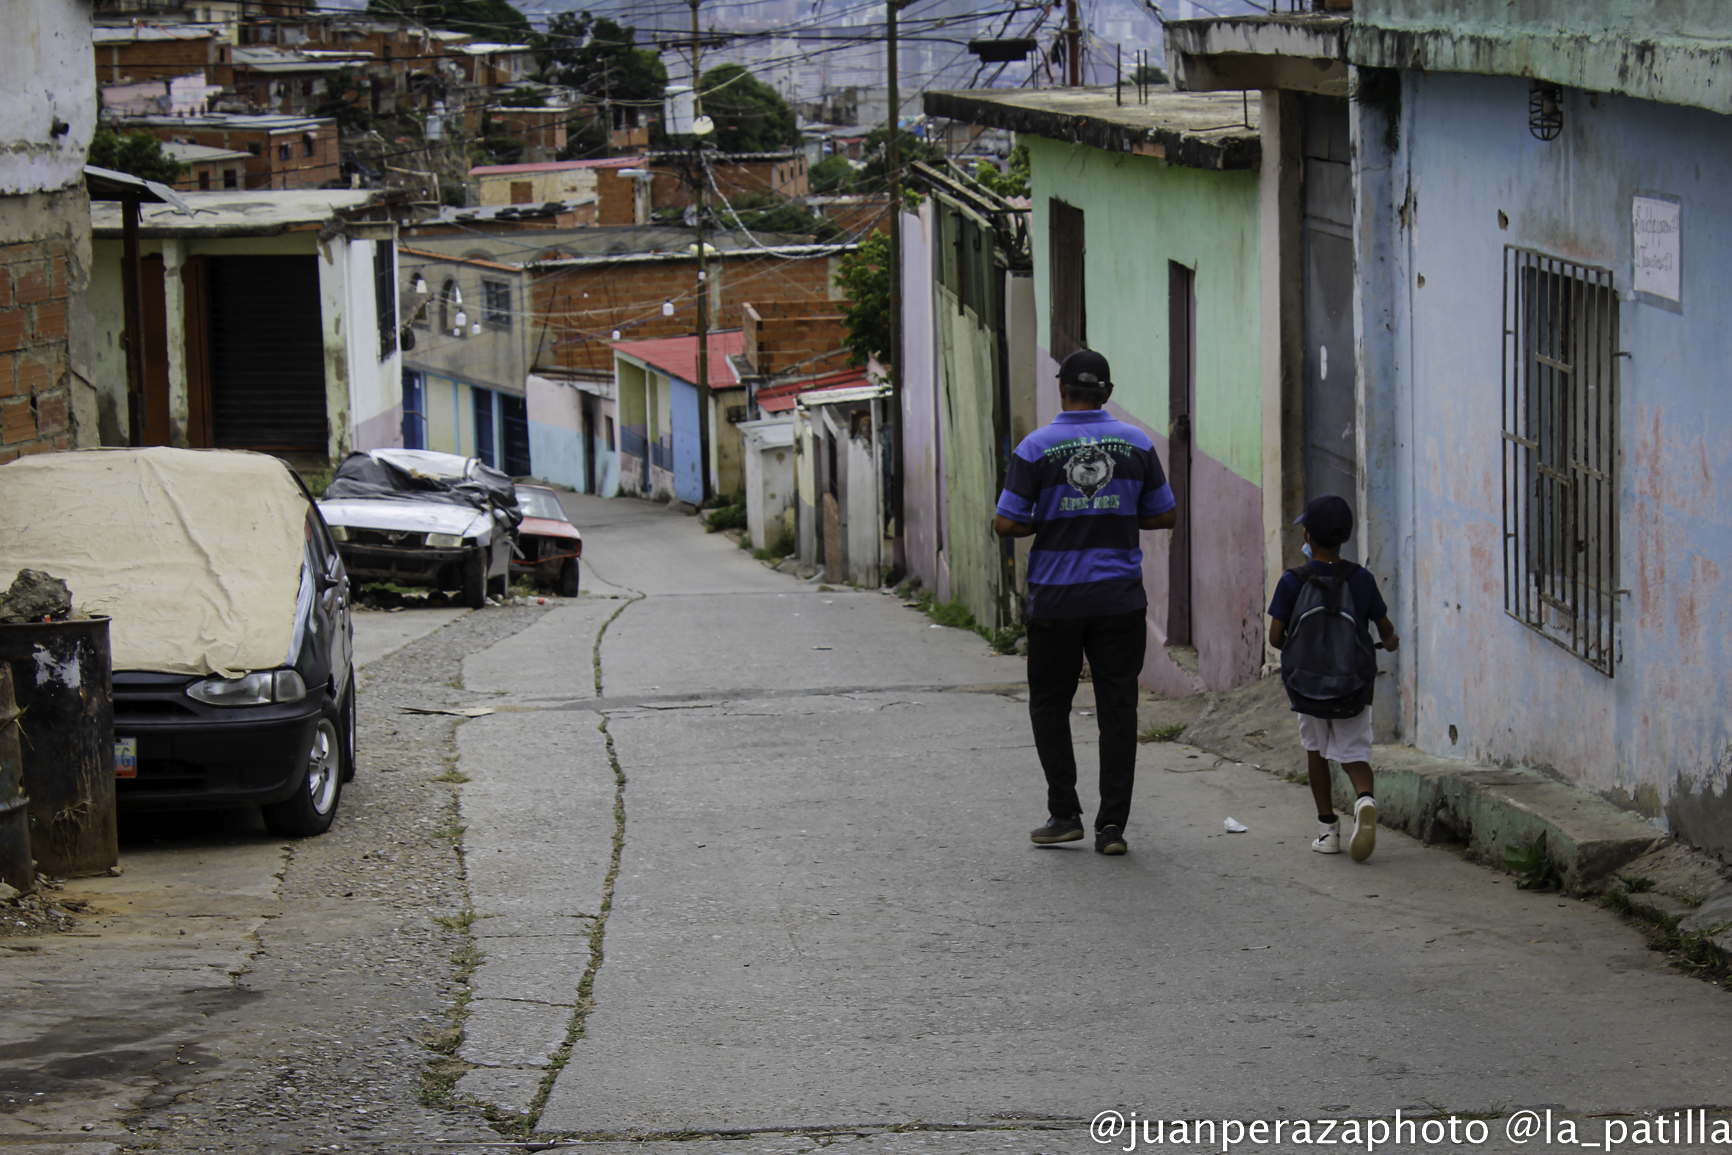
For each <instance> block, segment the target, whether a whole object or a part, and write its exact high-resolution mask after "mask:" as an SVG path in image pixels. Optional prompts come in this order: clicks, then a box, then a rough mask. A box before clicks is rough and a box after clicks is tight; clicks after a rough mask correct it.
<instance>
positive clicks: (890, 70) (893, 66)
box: [884, 0, 1074, 569]
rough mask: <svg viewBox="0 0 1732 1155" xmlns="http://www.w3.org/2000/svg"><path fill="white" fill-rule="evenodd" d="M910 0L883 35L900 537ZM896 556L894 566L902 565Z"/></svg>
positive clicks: (891, 11)
mask: <svg viewBox="0 0 1732 1155" xmlns="http://www.w3.org/2000/svg"><path fill="white" fill-rule="evenodd" d="M912 2H913V0H885V4H884V39H885V43H886V67H885V71H886V73H887V74H888V77H887V79H888V84H887V87H888V88H889V98H890V140H889V141H888V142H887V144H886V145H885V164H884V168H885V171H886V172H887V173H888V174H889V177H890V179H889V186H890V188H889V194H890V464H891V468H892V469H894V470H895V471H896V479H895V484H894V485H892V486H891V487H890V519H891V521H892V523H893V524H894V525H895V527H896V533H895V536H896V537H897V538H898V539H901V538H902V537H903V536H904V535H903V526H902V489H903V478H904V477H905V476H906V470H904V469H903V468H902V116H901V113H902V93H901V89H900V88H899V87H898V84H897V76H896V73H897V67H898V64H899V61H898V59H897V51H896V11H897V9H899V8H901V7H903V6H904V5H906V4H910V3H912ZM1073 2H1074V0H1073ZM901 562H902V559H901V558H900V557H897V558H896V562H895V564H894V568H897V569H900V568H901Z"/></svg>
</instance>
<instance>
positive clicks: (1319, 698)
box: [1281, 561, 1377, 718]
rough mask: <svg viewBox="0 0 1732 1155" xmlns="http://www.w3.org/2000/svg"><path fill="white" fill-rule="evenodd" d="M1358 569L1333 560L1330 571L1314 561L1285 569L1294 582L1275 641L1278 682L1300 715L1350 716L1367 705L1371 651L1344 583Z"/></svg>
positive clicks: (1373, 676)
mask: <svg viewBox="0 0 1732 1155" xmlns="http://www.w3.org/2000/svg"><path fill="white" fill-rule="evenodd" d="M1358 569H1359V567H1358V566H1357V565H1354V564H1353V563H1352V562H1350V561H1344V562H1337V563H1336V565H1335V572H1334V573H1332V574H1325V573H1322V572H1320V571H1319V570H1318V569H1317V568H1316V567H1315V566H1314V565H1302V566H1298V567H1296V568H1294V569H1290V570H1288V571H1287V572H1288V573H1290V574H1292V575H1293V576H1294V577H1296V578H1298V579H1299V582H1300V586H1299V595H1298V597H1296V598H1295V599H1294V601H1293V620H1292V621H1290V622H1288V623H1287V637H1286V640H1285V641H1284V642H1283V643H1282V646H1281V682H1282V684H1283V685H1284V686H1286V687H1287V697H1288V698H1289V699H1291V700H1292V703H1293V709H1294V710H1295V711H1296V712H1298V713H1300V714H1310V715H1311V716H1312V717H1314V718H1351V717H1353V716H1354V715H1355V714H1357V713H1359V712H1360V711H1361V710H1363V709H1365V707H1367V706H1369V705H1371V695H1372V692H1373V691H1374V690H1375V689H1376V688H1377V651H1376V650H1375V649H1374V648H1373V647H1372V644H1371V631H1370V630H1368V629H1367V628H1366V627H1365V626H1364V625H1362V624H1361V623H1360V621H1359V614H1358V607H1357V606H1355V605H1354V604H1353V593H1352V591H1351V590H1349V589H1348V588H1347V579H1348V578H1350V577H1352V576H1353V574H1354V573H1355V572H1356V571H1357V570H1358Z"/></svg>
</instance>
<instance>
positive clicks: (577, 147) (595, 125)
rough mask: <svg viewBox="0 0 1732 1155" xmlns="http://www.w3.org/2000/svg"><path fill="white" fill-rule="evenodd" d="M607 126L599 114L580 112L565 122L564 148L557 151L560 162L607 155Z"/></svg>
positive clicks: (591, 158)
mask: <svg viewBox="0 0 1732 1155" xmlns="http://www.w3.org/2000/svg"><path fill="white" fill-rule="evenodd" d="M609 143H610V142H609V137H608V131H607V125H606V124H605V123H604V122H603V121H602V119H601V114H600V113H598V112H593V111H582V112H579V113H578V114H577V115H576V116H573V117H572V118H571V119H570V120H567V121H566V122H565V147H564V148H562V149H560V150H559V159H560V160H593V159H595V158H597V157H603V156H606V155H607V148H608V144H609Z"/></svg>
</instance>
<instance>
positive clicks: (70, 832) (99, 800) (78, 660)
mask: <svg viewBox="0 0 1732 1155" xmlns="http://www.w3.org/2000/svg"><path fill="white" fill-rule="evenodd" d="M0 662H4V663H5V664H6V665H7V666H8V667H9V668H10V669H11V672H12V691H13V694H14V696H15V697H16V699H17V707H18V711H19V724H18V727H17V729H18V731H19V745H20V746H21V747H22V754H23V758H22V762H23V772H24V773H23V779H24V783H23V784H24V792H25V793H26V794H27V795H28V796H29V799H30V802H29V814H30V820H29V822H30V852H31V854H33V855H34V856H35V858H36V868H37V869H38V870H40V871H42V872H43V873H44V874H50V875H54V876H56V877H60V878H76V877H79V876H83V875H91V874H103V873H106V872H107V871H108V870H109V869H110V868H112V867H114V866H116V865H118V864H119V862H120V843H119V832H118V829H117V825H116V818H115V800H114V687H113V673H112V670H111V669H110V658H109V644H108V619H107V618H106V617H91V618H85V619H73V620H70V621H62V622H52V621H50V622H26V623H20V624H12V623H0Z"/></svg>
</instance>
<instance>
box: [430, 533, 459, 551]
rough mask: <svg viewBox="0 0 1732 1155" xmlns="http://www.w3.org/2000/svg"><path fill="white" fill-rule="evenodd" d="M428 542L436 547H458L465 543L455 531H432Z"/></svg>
mask: <svg viewBox="0 0 1732 1155" xmlns="http://www.w3.org/2000/svg"><path fill="white" fill-rule="evenodd" d="M427 544H428V545H429V546H431V547H432V548H434V549H456V548H457V547H458V546H460V545H462V544H463V538H462V535H460V534H455V533H430V534H428V535H427Z"/></svg>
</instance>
